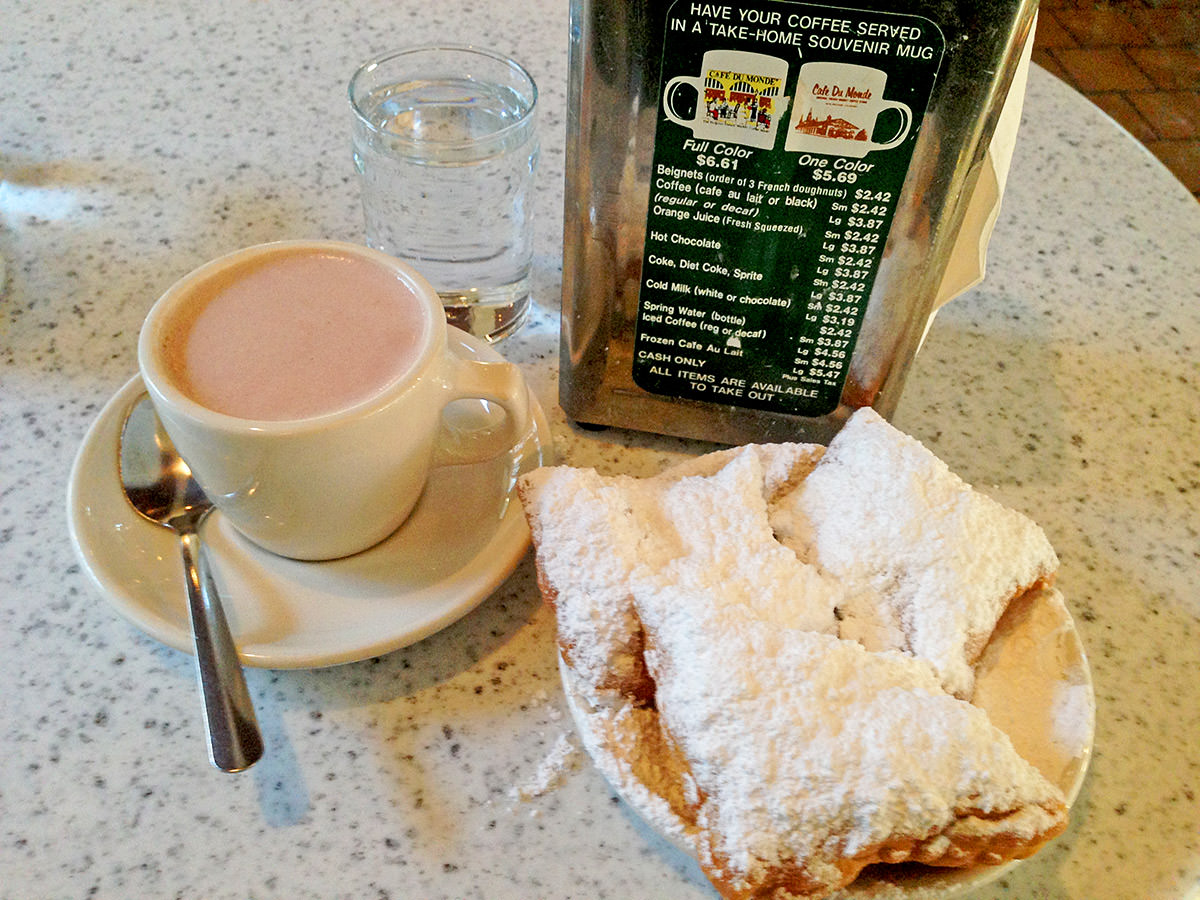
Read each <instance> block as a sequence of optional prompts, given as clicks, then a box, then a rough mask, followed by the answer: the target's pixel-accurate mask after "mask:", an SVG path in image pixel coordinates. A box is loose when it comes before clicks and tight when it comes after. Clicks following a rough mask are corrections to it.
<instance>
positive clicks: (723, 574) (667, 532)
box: [518, 444, 841, 700]
mask: <svg viewBox="0 0 1200 900" xmlns="http://www.w3.org/2000/svg"><path fill="white" fill-rule="evenodd" d="M823 450H824V448H821V447H815V446H813V445H799V444H780V445H769V446H767V447H763V448H760V447H757V446H748V447H744V448H737V449H736V450H733V451H722V452H721V453H718V454H712V455H711V456H712V457H715V458H701V459H703V460H704V461H703V462H694V461H688V463H685V464H683V465H681V467H680V468H679V469H678V470H669V471H668V472H666V473H664V474H662V475H659V476H655V477H653V478H632V477H629V476H621V475H618V476H611V477H605V476H601V475H599V474H598V473H597V472H595V471H594V470H592V469H575V468H570V467H566V466H558V467H547V468H542V469H538V470H536V471H534V472H532V473H530V474H528V475H526V476H524V477H523V478H522V479H521V481H520V483H519V485H518V490H519V491H520V495H521V500H522V503H523V504H524V506H525V510H526V515H527V518H528V520H529V523H530V528H531V529H532V531H533V538H534V543H535V545H536V547H537V567H538V576H539V581H540V583H541V587H542V590H543V593H544V594H545V595H546V596H547V598H549V599H550V600H551V601H552V602H553V603H554V606H555V609H556V612H557V621H558V633H559V642H560V644H561V645H562V647H563V652H564V655H565V656H566V658H567V661H568V662H569V664H570V665H571V666H572V668H574V669H575V670H576V671H577V672H578V673H579V674H580V675H581V676H582V678H583V679H584V681H585V682H586V683H588V684H590V685H592V686H593V687H594V688H595V689H598V690H599V689H603V690H615V691H618V692H621V693H626V694H630V695H633V696H637V697H641V698H642V699H643V700H648V696H649V693H650V692H651V691H652V685H650V684H649V683H648V682H647V680H646V677H645V670H644V665H643V663H642V659H641V638H642V634H641V625H640V623H639V622H638V621H637V618H636V615H635V614H634V612H633V608H632V604H631V600H630V594H629V591H630V588H629V583H630V578H631V576H632V574H633V572H634V570H635V569H641V570H643V571H649V572H656V571H661V570H663V569H665V568H666V567H667V566H669V565H670V562H671V560H673V559H676V558H680V557H684V558H688V557H691V558H703V559H706V560H708V561H709V564H708V565H707V566H703V567H702V568H704V569H705V570H706V573H707V574H706V579H707V581H708V583H710V584H716V583H720V582H727V583H728V587H729V590H728V591H727V594H728V595H729V596H734V595H735V594H736V595H737V596H742V597H747V598H750V600H751V601H752V602H753V603H755V604H756V605H758V606H759V607H762V608H763V609H766V608H768V607H772V608H773V609H774V612H773V613H772V614H771V615H772V618H773V619H774V620H776V621H780V622H786V623H789V624H793V625H797V626H800V627H807V628H812V629H814V630H818V631H828V632H833V631H835V630H836V627H837V623H836V619H835V616H834V607H835V606H836V605H837V603H838V602H839V601H840V598H841V591H840V589H839V588H838V586H837V585H836V583H834V582H833V581H832V580H829V579H826V578H825V577H824V576H822V575H821V574H820V573H819V572H817V570H816V569H814V568H813V567H811V566H807V565H804V564H802V563H800V562H799V561H798V560H797V559H796V556H795V553H793V552H792V551H791V550H789V549H787V548H786V547H784V546H783V545H781V544H780V543H779V542H778V541H777V540H776V539H775V535H774V532H773V530H772V528H771V525H770V522H769V520H768V515H767V501H766V497H767V495H768V492H770V493H771V494H777V493H779V492H780V491H782V490H784V489H786V488H787V487H788V486H790V485H793V484H795V483H796V482H797V481H798V480H799V479H800V478H803V476H804V475H805V474H807V473H808V472H809V471H811V469H812V466H813V465H814V464H815V461H816V459H819V458H820V455H821V453H822V452H823ZM764 461H765V463H766V465H765V467H764ZM692 471H696V472H701V473H703V474H695V475H688V474H684V473H686V472H692ZM809 582H813V584H809ZM816 582H820V583H821V585H822V588H823V591H824V593H822V591H821V590H816V589H815V586H816V585H815V583H816ZM818 598H819V599H818Z"/></svg>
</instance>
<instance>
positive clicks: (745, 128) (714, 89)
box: [663, 50, 788, 150]
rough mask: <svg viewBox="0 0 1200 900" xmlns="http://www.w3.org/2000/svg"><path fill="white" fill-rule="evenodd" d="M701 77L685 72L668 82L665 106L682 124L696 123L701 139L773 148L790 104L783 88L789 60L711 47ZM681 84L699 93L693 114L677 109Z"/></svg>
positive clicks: (692, 125) (694, 130) (693, 125)
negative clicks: (689, 117) (678, 111)
mask: <svg viewBox="0 0 1200 900" xmlns="http://www.w3.org/2000/svg"><path fill="white" fill-rule="evenodd" d="M700 68H701V72H702V73H703V74H702V75H701V76H700V77H699V78H697V77H693V76H690V75H680V76H677V77H675V78H672V79H671V80H670V81H668V82H667V86H666V89H665V90H664V91H663V112H665V113H666V115H667V118H668V119H670V120H671V121H672V122H674V123H676V124H677V125H683V126H684V127H685V128H690V129H691V130H692V134H693V135H694V136H695V137H696V138H698V139H708V140H714V141H724V142H725V143H729V144H742V145H744V146H747V147H759V148H761V149H764V150H770V149H771V148H772V147H774V146H775V135H776V134H777V133H778V131H779V119H780V117H781V116H782V115H783V113H784V111H785V110H786V109H787V105H788V98H787V97H783V96H781V95H782V94H783V84H784V81H785V80H786V79H787V72H788V64H787V61H786V60H783V59H779V58H778V57H774V56H767V55H765V54H762V53H749V52H746V51H744V50H709V51H707V52H706V53H705V54H704V59H703V61H702V64H701V67H700ZM681 85H688V86H690V87H692V88H693V89H694V90H695V91H696V93H697V94H698V95H699V101H698V102H697V103H696V112H695V115H694V116H693V118H691V119H684V118H682V117H681V116H680V115H679V114H678V113H677V112H676V111H675V109H674V100H675V97H676V92H677V91H678V89H679V87H680V86H681Z"/></svg>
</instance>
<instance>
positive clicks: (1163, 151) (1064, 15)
mask: <svg viewBox="0 0 1200 900" xmlns="http://www.w3.org/2000/svg"><path fill="white" fill-rule="evenodd" d="M1033 58H1034V61H1035V62H1037V63H1038V64H1039V65H1041V66H1044V67H1045V68H1046V69H1048V70H1049V71H1051V72H1053V73H1054V74H1055V75H1057V76H1058V77H1059V78H1061V79H1062V80H1063V81H1065V82H1066V83H1067V84H1069V85H1071V86H1072V87H1073V88H1075V89H1076V90H1077V91H1079V92H1080V93H1082V94H1083V95H1084V96H1085V97H1087V98H1088V99H1090V100H1091V101H1092V102H1093V103H1095V104H1096V105H1097V106H1099V107H1100V108H1101V109H1103V110H1104V111H1105V112H1106V113H1108V114H1109V115H1110V116H1112V117H1113V118H1114V119H1116V120H1117V121H1118V122H1120V123H1121V124H1122V125H1123V126H1124V127H1125V128H1126V129H1128V130H1129V132H1130V133H1131V134H1132V135H1133V136H1134V137H1135V138H1137V139H1138V140H1139V141H1141V142H1142V143H1143V144H1144V145H1145V146H1146V148H1147V149H1148V150H1149V151H1150V152H1151V153H1153V154H1154V155H1155V156H1157V157H1158V158H1159V159H1160V160H1162V161H1163V163H1164V164H1165V165H1166V166H1167V168H1168V169H1170V170H1171V171H1172V172H1174V173H1175V175H1176V176H1177V177H1178V178H1179V180H1180V181H1182V182H1183V183H1184V185H1185V186H1186V187H1187V189H1188V190H1190V191H1191V192H1192V193H1193V194H1194V195H1195V196H1196V198H1197V199H1200V0H1109V2H1105V0H1041V12H1040V14H1039V16H1038V30H1037V34H1036V35H1035V36H1034V43H1033Z"/></svg>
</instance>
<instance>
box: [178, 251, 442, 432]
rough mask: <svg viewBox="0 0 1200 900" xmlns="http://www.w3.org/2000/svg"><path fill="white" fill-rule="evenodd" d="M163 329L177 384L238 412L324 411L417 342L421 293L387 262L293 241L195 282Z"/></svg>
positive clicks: (249, 415)
mask: <svg viewBox="0 0 1200 900" xmlns="http://www.w3.org/2000/svg"><path fill="white" fill-rule="evenodd" d="M196 294H197V296H196V297H195V298H194V300H195V302H193V303H191V304H190V305H189V306H188V308H187V310H186V311H185V312H181V313H180V314H179V315H178V316H177V317H176V319H175V320H174V321H173V322H172V323H171V325H170V327H169V328H168V329H167V331H166V336H165V341H164V356H165V359H166V361H167V365H168V367H169V369H170V371H171V377H172V378H173V380H174V381H175V383H176V385H177V386H178V387H179V388H180V389H181V390H182V391H183V392H184V393H185V394H187V395H188V396H189V397H191V398H192V399H193V400H195V401H196V402H198V403H200V404H201V405H202V406H205V407H207V408H209V409H212V410H215V411H217V412H221V413H225V414H226V415H231V416H237V417H239V418H243V419H257V420H269V421H284V420H295V419H306V418H311V417H314V416H320V415H325V414H328V413H332V412H336V411H338V410H342V409H346V408H349V407H351V406H355V405H357V404H359V403H361V402H363V401H366V400H369V399H370V398H372V397H374V396H376V395H378V394H379V393H380V392H381V391H382V390H383V389H384V388H385V387H387V386H388V385H389V384H391V383H392V382H394V381H395V380H396V379H397V378H398V377H400V376H401V375H402V374H403V373H404V372H405V371H406V370H407V369H408V368H409V367H410V366H411V365H412V364H413V362H414V361H415V360H416V358H417V356H418V355H419V352H420V345H421V343H422V340H423V334H424V329H425V328H426V327H428V326H427V324H426V317H425V316H424V314H423V312H422V302H421V300H420V298H419V297H418V296H417V295H416V294H415V293H414V292H413V291H412V289H411V288H409V286H408V285H407V284H405V283H404V282H403V281H402V280H400V278H399V277H398V276H397V274H396V273H395V272H392V271H389V270H388V269H387V268H386V267H384V266H381V265H378V264H376V263H373V262H371V261H370V260H366V259H361V258H357V257H354V256H352V255H348V254H346V255H343V254H340V253H336V252H328V251H320V252H317V251H312V250H298V251H296V252H294V253H290V254H283V255H277V256H270V257H267V258H266V259H262V260H257V261H252V262H249V263H247V264H245V265H242V266H238V267H235V268H233V269H231V270H229V271H228V272H226V273H223V274H222V275H221V276H218V277H217V278H214V279H213V280H212V281H210V282H208V283H207V284H205V285H203V286H201V287H200V288H198V289H197V291H196Z"/></svg>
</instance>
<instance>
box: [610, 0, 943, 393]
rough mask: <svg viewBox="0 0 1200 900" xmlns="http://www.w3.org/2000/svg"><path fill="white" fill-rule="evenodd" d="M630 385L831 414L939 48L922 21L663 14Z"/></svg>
mask: <svg viewBox="0 0 1200 900" xmlns="http://www.w3.org/2000/svg"><path fill="white" fill-rule="evenodd" d="M665 15H666V21H665V27H664V34H665V38H664V45H663V53H662V81H663V85H662V92H661V96H662V104H661V108H660V110H659V112H660V118H659V124H658V130H657V133H656V136H655V149H654V162H653V170H652V172H651V179H650V207H649V212H648V214H647V220H646V243H645V248H644V251H645V252H644V254H643V266H642V284H641V287H640V291H639V297H638V315H637V332H636V337H635V342H634V363H633V378H634V381H635V382H636V383H637V384H638V385H639V386H640V387H642V388H644V389H645V390H647V391H651V392H653V393H656V394H664V395H667V396H672V397H683V398H689V399H695V400H706V401H711V402H714V403H724V404H730V405H733V406H740V407H749V408H757V409H767V410H773V411H777V412H785V413H794V414H799V415H810V416H816V415H824V414H825V413H828V412H830V411H832V410H833V409H835V408H836V407H837V405H838V402H839V398H840V396H841V392H842V387H843V385H844V383H845V380H846V375H847V372H848V367H849V363H850V359H851V355H852V352H853V350H854V344H855V341H856V340H857V338H858V333H859V330H860V328H861V326H862V320H863V313H864V311H865V309H866V304H867V300H868V298H869V297H870V294H871V286H872V284H873V283H874V281H875V274H876V271H877V270H878V267H879V263H880V258H881V256H882V253H883V246H884V243H885V242H886V240H887V235H888V231H889V229H890V228H891V224H892V218H893V216H894V214H895V210H896V203H897V201H898V199H899V197H900V191H901V188H902V187H903V184H904V179H905V177H906V176H907V174H908V167H909V163H910V161H911V159H912V153H913V147H914V146H915V144H916V140H917V132H918V130H919V128H920V123H921V118H922V116H923V115H924V112H925V107H926V105H927V104H928V102H929V95H930V93H931V92H932V91H933V85H934V81H935V79H936V77H937V71H938V67H939V66H940V64H941V60H942V53H943V50H944V40H943V37H942V33H941V31H940V30H939V28H938V27H937V25H935V24H934V23H933V22H931V21H930V20H929V19H926V18H923V17H920V16H912V15H901V14H895V13H885V12H876V11H866V10H854V9H844V8H840V7H830V6H814V5H810V4H804V3H793V2H789V0H749V2H739V3H736V4H734V3H702V2H694V0H676V2H675V3H673V4H672V5H671V6H670V7H669V8H668V9H667V11H666V14H665Z"/></svg>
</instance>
